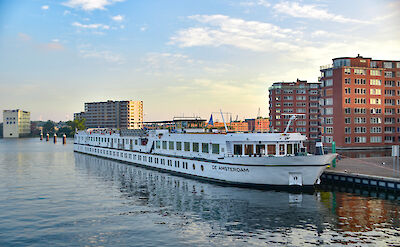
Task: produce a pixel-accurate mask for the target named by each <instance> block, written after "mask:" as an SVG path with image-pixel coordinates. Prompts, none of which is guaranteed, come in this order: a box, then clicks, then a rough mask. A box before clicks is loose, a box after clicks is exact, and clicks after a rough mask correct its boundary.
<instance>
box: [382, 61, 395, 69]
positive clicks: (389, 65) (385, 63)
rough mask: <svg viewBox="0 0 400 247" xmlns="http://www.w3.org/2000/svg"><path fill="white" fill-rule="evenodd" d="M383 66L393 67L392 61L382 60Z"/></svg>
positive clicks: (386, 67)
mask: <svg viewBox="0 0 400 247" xmlns="http://www.w3.org/2000/svg"><path fill="white" fill-rule="evenodd" d="M383 67H384V68H385V69H392V68H393V63H392V62H383Z"/></svg>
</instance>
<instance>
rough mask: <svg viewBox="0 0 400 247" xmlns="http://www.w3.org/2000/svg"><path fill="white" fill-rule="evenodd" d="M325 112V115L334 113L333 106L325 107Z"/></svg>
mask: <svg viewBox="0 0 400 247" xmlns="http://www.w3.org/2000/svg"><path fill="white" fill-rule="evenodd" d="M324 113H325V115H332V114H333V108H332V107H330V108H325V109H324Z"/></svg>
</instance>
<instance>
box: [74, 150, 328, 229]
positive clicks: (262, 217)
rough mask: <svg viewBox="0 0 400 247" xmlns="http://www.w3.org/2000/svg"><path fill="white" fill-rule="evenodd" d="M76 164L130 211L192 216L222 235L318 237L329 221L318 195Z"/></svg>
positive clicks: (88, 160) (94, 160) (83, 158)
mask: <svg viewBox="0 0 400 247" xmlns="http://www.w3.org/2000/svg"><path fill="white" fill-rule="evenodd" d="M75 163H76V167H77V168H78V169H81V170H83V171H84V172H86V173H87V174H88V175H90V176H96V177H98V178H99V179H104V180H112V181H113V182H114V184H117V185H118V188H119V190H120V193H121V194H122V195H123V196H124V197H125V198H126V199H127V203H129V204H130V205H132V207H135V206H149V207H156V208H159V209H160V213H161V214H163V215H169V214H180V215H185V216H187V215H191V216H194V219H197V220H199V221H203V222H204V221H208V222H209V223H210V222H212V223H213V224H214V223H216V224H217V225H216V227H219V228H221V227H222V228H224V230H239V231H245V232H253V231H256V230H264V229H273V230H278V231H279V230H282V231H284V229H287V228H291V227H295V228H301V229H309V230H312V231H315V232H318V233H321V232H323V230H324V228H325V227H326V225H327V221H330V220H331V218H332V216H329V215H330V213H329V210H328V209H327V208H325V207H321V203H320V202H319V199H320V198H319V197H320V195H319V193H313V194H304V193H303V194H290V193H287V192H277V191H265V190H254V189H248V188H237V187H229V186H220V185H217V184H212V183H207V182H202V181H198V180H195V179H189V178H184V177H179V176H174V175H171V174H168V173H163V172H159V171H154V170H148V169H145V168H140V167H136V166H132V165H127V164H122V163H119V162H115V161H110V160H106V159H102V158H98V157H93V156H88V155H85V154H78V153H76V154H75ZM324 222H325V223H324Z"/></svg>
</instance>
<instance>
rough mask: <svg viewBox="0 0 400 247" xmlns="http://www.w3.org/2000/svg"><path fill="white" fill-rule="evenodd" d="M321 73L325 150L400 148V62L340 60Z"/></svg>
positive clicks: (351, 58) (354, 58)
mask: <svg viewBox="0 0 400 247" xmlns="http://www.w3.org/2000/svg"><path fill="white" fill-rule="evenodd" d="M320 70H321V78H320V81H321V100H320V105H321V125H322V128H323V134H322V136H323V137H322V141H323V143H324V145H325V146H331V144H332V142H333V141H335V142H336V146H337V147H339V148H368V147H384V146H390V145H393V144H397V145H398V144H400V61H388V60H373V59H372V58H365V57H361V56H360V55H358V56H357V57H340V58H334V59H333V64H332V65H327V66H321V69H320Z"/></svg>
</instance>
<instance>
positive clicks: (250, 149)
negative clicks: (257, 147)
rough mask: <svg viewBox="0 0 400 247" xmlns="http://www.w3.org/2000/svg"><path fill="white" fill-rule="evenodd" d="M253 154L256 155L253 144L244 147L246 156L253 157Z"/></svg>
mask: <svg viewBox="0 0 400 247" xmlns="http://www.w3.org/2000/svg"><path fill="white" fill-rule="evenodd" d="M253 153H254V150H253V145H252V144H246V145H244V154H245V155H252V154H253Z"/></svg>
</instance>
